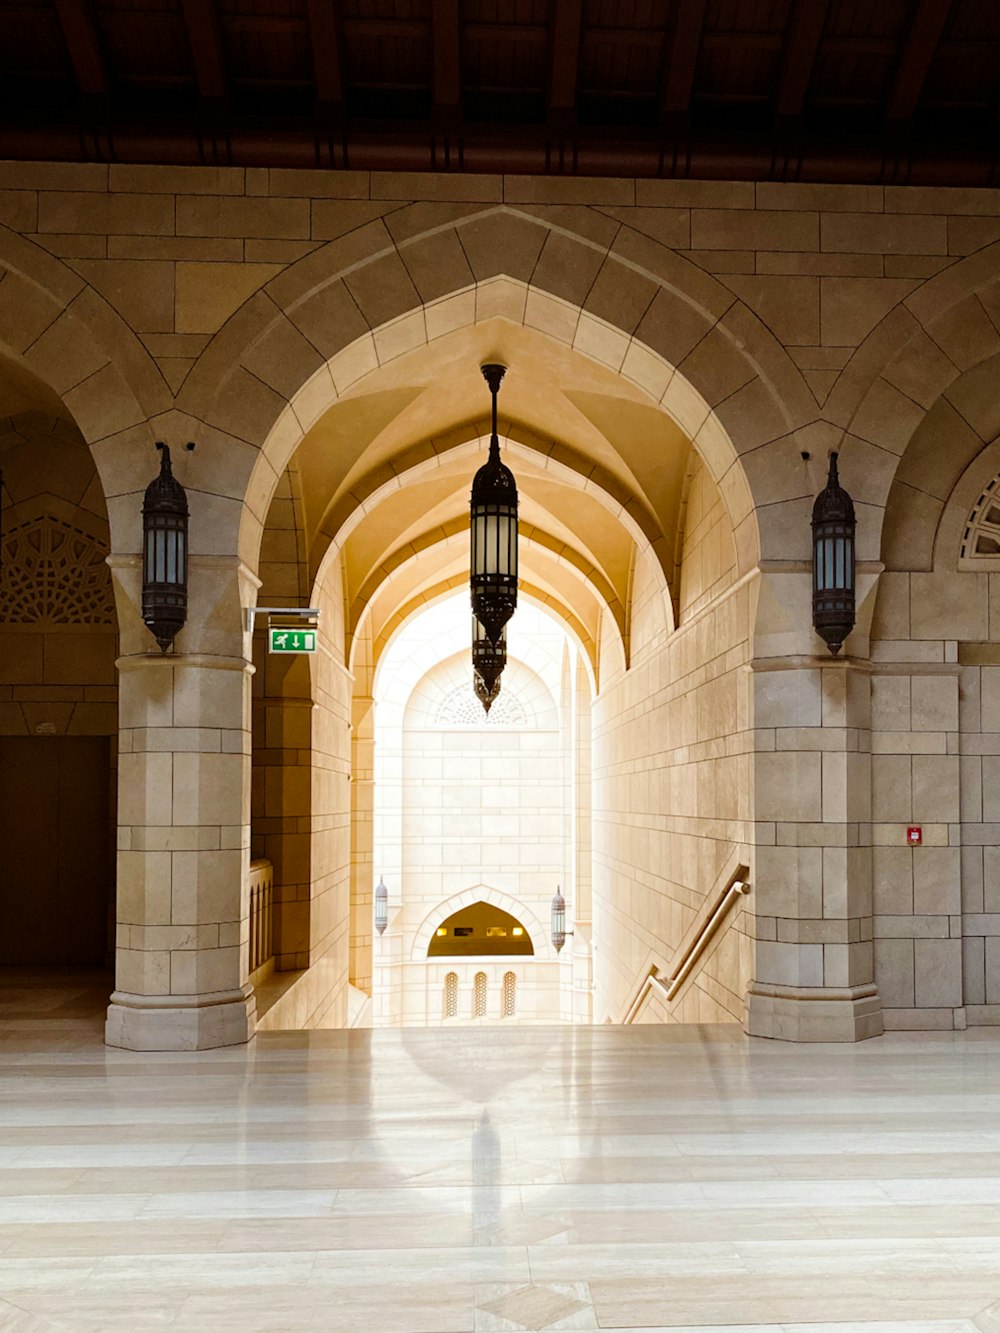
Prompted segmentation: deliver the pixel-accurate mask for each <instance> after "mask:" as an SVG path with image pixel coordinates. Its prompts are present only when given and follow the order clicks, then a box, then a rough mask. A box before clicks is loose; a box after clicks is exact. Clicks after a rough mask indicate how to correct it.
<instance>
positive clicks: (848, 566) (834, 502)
mask: <svg viewBox="0 0 1000 1333" xmlns="http://www.w3.org/2000/svg"><path fill="white" fill-rule="evenodd" d="M856 527H857V519H856V518H855V516H854V502H853V500H852V499H851V497H850V496H849V495H848V494H847V492H846V491H845V490H844V488H843V486H841V484H840V477H839V476H838V474H837V455H836V454H835V453H832V454H831V455H830V472H829V476H828V477H827V481H826V486H825V487H824V488H823V490H821V491H820V493H819V495H817V497H816V502H815V504H814V505H813V512H812V537H813V628H814V629H815V631H816V633H817V634H818V635H819V636H820V638H822V639H824V640H825V641H826V644H827V646H828V647H829V649H830V652H831V653H833V655H834V657H836V655H837V653H839V652H840V649H841V646H842V645H843V642H844V640H845V639H846V638H847V636H848V634H850V632H851V630H852V629H853V628H854V597H855V593H854V533H855V528H856Z"/></svg>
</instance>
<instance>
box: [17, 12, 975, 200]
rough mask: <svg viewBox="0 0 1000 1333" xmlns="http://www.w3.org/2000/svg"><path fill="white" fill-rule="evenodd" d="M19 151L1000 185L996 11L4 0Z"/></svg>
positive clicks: (109, 157)
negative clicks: (999, 176) (999, 172)
mask: <svg viewBox="0 0 1000 1333" xmlns="http://www.w3.org/2000/svg"><path fill="white" fill-rule="evenodd" d="M0 73H2V76H3V77H2V80H0V113H2V114H0V155H3V156H6V157H41V158H60V159H68V160H75V159H92V160H98V161H159V162H212V163H235V164H238V165H263V166H282V165H286V166H288V165H291V166H334V167H355V168H362V169H403V170H405V169H411V170H442V169H445V170H466V171H470V170H471V171H501V170H502V171H512V172H567V173H573V172H581V173H588V174H609V175H626V176H632V175H654V176H655V175H667V176H672V175H676V176H693V177H729V178H743V179H789V178H791V179H814V180H820V179H825V180H835V181H839V180H843V181H851V180H858V181H880V180H892V181H895V182H897V183H902V182H905V181H914V182H930V181H934V182H940V183H951V184H992V183H995V181H994V176H995V174H996V167H995V140H996V132H997V129H998V101H1000V4H997V3H996V0H0Z"/></svg>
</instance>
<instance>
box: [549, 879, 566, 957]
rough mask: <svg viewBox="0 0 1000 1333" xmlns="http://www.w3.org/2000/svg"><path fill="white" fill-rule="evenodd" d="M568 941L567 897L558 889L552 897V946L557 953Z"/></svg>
mask: <svg viewBox="0 0 1000 1333" xmlns="http://www.w3.org/2000/svg"><path fill="white" fill-rule="evenodd" d="M565 943H566V899H565V898H564V897H563V896H562V894H561V893H560V892H559V890H558V889H556V891H555V894H554V895H553V898H552V947H553V949H555V951H556V953H560V952H561V951H562V947H563V945H564V944H565Z"/></svg>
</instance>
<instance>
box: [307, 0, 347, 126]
mask: <svg viewBox="0 0 1000 1333" xmlns="http://www.w3.org/2000/svg"><path fill="white" fill-rule="evenodd" d="M306 14H307V18H308V22H309V45H310V47H311V48H312V65H313V83H314V84H315V87H316V100H317V102H320V103H321V104H325V105H326V106H332V107H338V108H339V107H343V105H344V102H345V100H346V99H345V96H344V64H343V49H344V47H343V42H342V41H341V39H340V30H339V28H338V25H337V14H336V11H335V9H334V0H306Z"/></svg>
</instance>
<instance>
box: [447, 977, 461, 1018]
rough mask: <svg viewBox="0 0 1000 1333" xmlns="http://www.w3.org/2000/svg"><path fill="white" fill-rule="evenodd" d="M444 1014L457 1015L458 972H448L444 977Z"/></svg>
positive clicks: (454, 1016)
mask: <svg viewBox="0 0 1000 1333" xmlns="http://www.w3.org/2000/svg"><path fill="white" fill-rule="evenodd" d="M444 1016H445V1018H457V1017H458V973H457V972H449V973H448V975H447V976H446V977H445V979H444Z"/></svg>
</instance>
